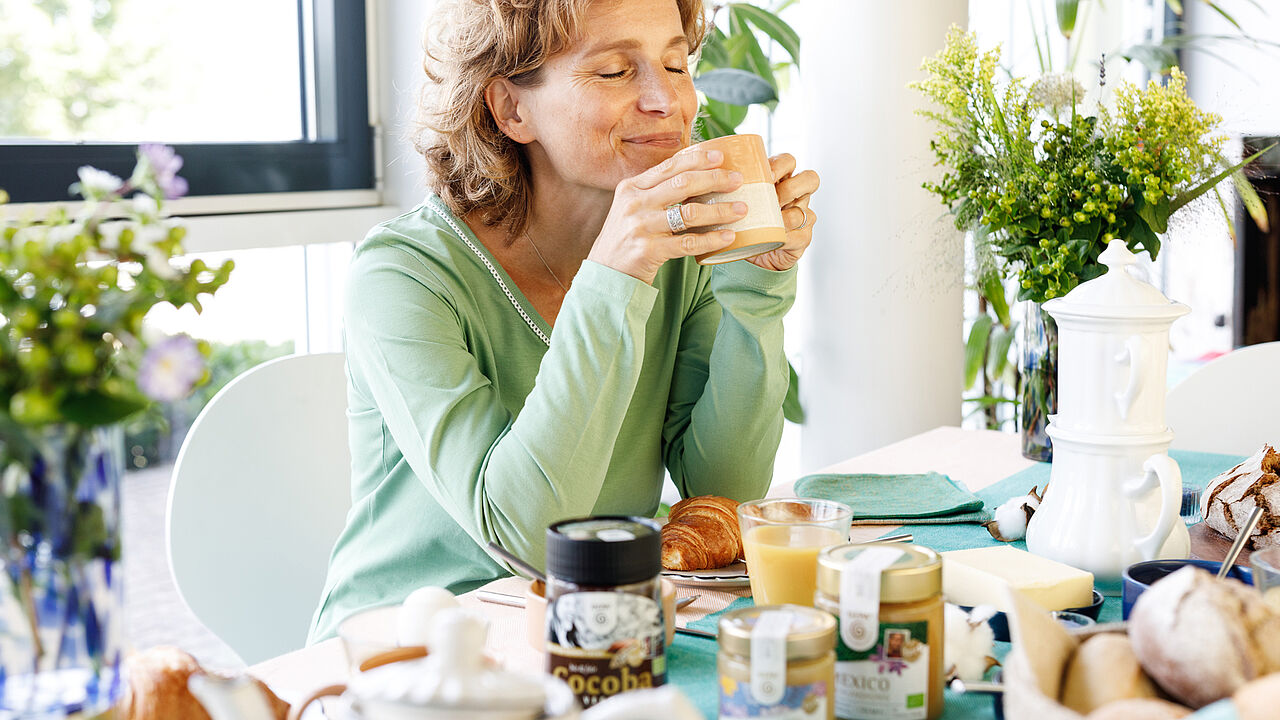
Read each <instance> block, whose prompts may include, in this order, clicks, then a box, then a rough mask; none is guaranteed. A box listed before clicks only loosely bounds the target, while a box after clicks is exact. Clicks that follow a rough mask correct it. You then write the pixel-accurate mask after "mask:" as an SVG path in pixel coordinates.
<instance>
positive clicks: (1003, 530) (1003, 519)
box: [996, 498, 1027, 540]
mask: <svg viewBox="0 0 1280 720" xmlns="http://www.w3.org/2000/svg"><path fill="white" fill-rule="evenodd" d="M1026 505H1027V503H1026V499H1025V498H1014V499H1012V500H1008V501H1006V502H1005V503H1004V504H1003V505H1001V506H1000V507H998V508H996V525H997V526H998V527H999V528H1000V534H1001V535H1003V536H1004V537H1005V538H1007V539H1009V540H1017V539H1019V538H1024V537H1026V536H1027V510H1026Z"/></svg>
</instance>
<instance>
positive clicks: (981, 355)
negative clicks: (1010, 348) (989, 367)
mask: <svg viewBox="0 0 1280 720" xmlns="http://www.w3.org/2000/svg"><path fill="white" fill-rule="evenodd" d="M990 336H991V316H990V315H980V316H978V319H976V320H974V321H973V327H971V328H969V340H968V342H966V343H965V345H964V388H965V389H966V390H968V389H969V388H971V387H973V384H974V383H975V382H977V380H978V371H980V370H981V369H982V365H983V363H984V361H985V360H986V353H987V338H988V337H990Z"/></svg>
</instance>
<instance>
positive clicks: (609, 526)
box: [547, 515, 662, 585]
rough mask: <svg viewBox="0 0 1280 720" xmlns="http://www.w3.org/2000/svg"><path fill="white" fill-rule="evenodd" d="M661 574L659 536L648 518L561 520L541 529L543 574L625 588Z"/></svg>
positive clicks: (660, 542) (657, 530)
mask: <svg viewBox="0 0 1280 720" xmlns="http://www.w3.org/2000/svg"><path fill="white" fill-rule="evenodd" d="M661 571H662V537H661V534H660V532H659V529H658V524H657V523H656V522H654V521H653V520H650V519H648V518H638V517H627V516H623V515H599V516H595V517H585V518H574V519H572V520H561V521H560V522H558V523H555V524H553V525H552V526H551V527H549V528H547V573H548V574H550V575H554V576H555V577H556V578H557V579H560V580H565V581H568V582H571V583H576V584H579V585H630V584H632V583H638V582H644V581H646V580H652V579H653V578H654V577H657V575H658V573H660V572H661Z"/></svg>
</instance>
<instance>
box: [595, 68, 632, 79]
mask: <svg viewBox="0 0 1280 720" xmlns="http://www.w3.org/2000/svg"><path fill="white" fill-rule="evenodd" d="M626 74H627V71H626V70H619V71H618V72H612V73H600V77H602V78H605V79H607V80H617V79H618V78H620V77H622V76H623V75H626Z"/></svg>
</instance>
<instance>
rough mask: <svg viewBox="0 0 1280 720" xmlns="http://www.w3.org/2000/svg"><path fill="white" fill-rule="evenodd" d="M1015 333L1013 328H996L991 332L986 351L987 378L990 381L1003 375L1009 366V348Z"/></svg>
mask: <svg viewBox="0 0 1280 720" xmlns="http://www.w3.org/2000/svg"><path fill="white" fill-rule="evenodd" d="M1016 335H1017V333H1016V332H1014V330H1013V328H1003V327H996V328H994V329H993V330H992V332H991V340H990V341H989V346H990V349H988V350H987V377H989V378H991V379H993V380H994V379H996V378H999V377H1000V376H1001V375H1004V371H1005V368H1007V367H1008V366H1009V348H1010V347H1012V346H1013V338H1014V336H1016Z"/></svg>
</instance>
